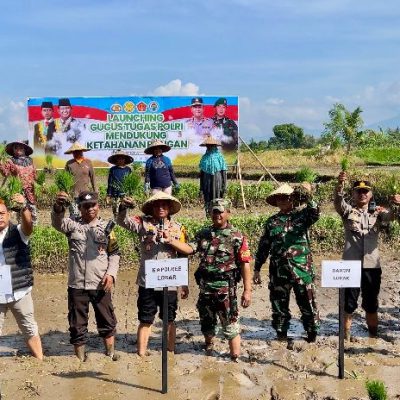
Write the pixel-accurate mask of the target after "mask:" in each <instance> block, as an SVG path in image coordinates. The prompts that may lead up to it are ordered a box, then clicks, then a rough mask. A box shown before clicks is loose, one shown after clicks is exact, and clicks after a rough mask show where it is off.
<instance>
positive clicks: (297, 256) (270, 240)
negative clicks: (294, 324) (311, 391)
mask: <svg viewBox="0 0 400 400" xmlns="http://www.w3.org/2000/svg"><path fill="white" fill-rule="evenodd" d="M299 199H304V200H305V201H306V206H305V207H303V208H294V204H296V203H298V202H299ZM267 202H268V203H269V204H271V205H272V206H274V207H278V208H279V212H278V213H277V214H275V215H273V216H271V217H270V218H268V220H267V222H266V223H265V229H264V233H263V235H262V236H261V238H260V242H259V244H258V250H257V253H256V257H255V264H254V277H253V280H254V283H256V284H259V283H261V277H260V270H261V267H262V265H263V264H264V263H265V261H266V259H267V257H268V255H270V263H269V286H268V287H269V290H270V301H271V305H272V326H273V327H274V329H275V330H276V332H277V337H278V339H279V340H286V339H287V331H288V329H289V324H290V318H291V315H290V311H289V299H290V292H291V289H292V288H293V290H294V293H295V296H296V302H297V304H298V306H299V309H300V312H301V315H302V316H301V320H302V322H303V326H304V329H305V331H306V332H307V341H309V342H315V340H316V337H317V333H318V331H319V323H320V321H319V314H318V310H317V305H316V301H315V285H314V280H315V269H314V264H313V259H312V254H311V248H310V243H309V238H308V229H309V228H310V227H311V225H313V224H314V223H315V222H316V221H317V220H318V219H319V207H318V204H317V203H316V202H315V201H313V200H312V196H311V185H310V184H306V183H304V184H302V185H301V186H300V187H298V188H296V189H295V190H294V189H293V188H292V187H290V186H289V185H287V184H284V185H282V186H281V187H279V188H278V189H276V190H274V191H273V192H272V193H271V194H270V195H269V196H268V197H267Z"/></svg>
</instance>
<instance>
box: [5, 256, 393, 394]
mask: <svg viewBox="0 0 400 400" xmlns="http://www.w3.org/2000/svg"><path fill="white" fill-rule="evenodd" d="M332 258H335V257H332ZM383 261H384V266H385V267H384V277H383V287H382V290H381V308H380V320H381V325H380V335H379V338H378V339H369V338H368V335H367V330H366V327H365V324H364V319H363V315H362V313H361V310H360V311H359V313H357V314H356V315H355V320H354V323H353V334H354V336H355V339H354V341H353V342H350V343H346V345H345V346H346V347H345V348H346V350H345V351H346V353H345V375H346V377H345V379H344V380H339V379H338V378H337V374H338V367H337V355H338V349H337V348H338V339H337V334H338V306H337V302H338V296H337V289H323V288H320V289H319V292H318V296H319V297H318V300H319V306H320V313H321V318H322V328H321V334H320V336H319V337H318V339H317V343H314V344H309V343H307V342H306V341H305V340H304V339H303V336H304V332H303V330H302V326H301V323H300V321H299V312H298V308H297V306H296V304H295V302H294V299H292V301H291V309H292V315H293V319H292V326H291V331H290V336H291V338H292V341H291V344H290V345H289V346H288V345H287V343H282V342H278V341H276V340H275V339H274V338H275V335H274V331H273V329H272V327H271V323H270V317H271V312H270V306H269V301H268V289H267V281H268V278H267V276H266V268H265V267H264V269H263V278H264V280H263V284H262V286H258V287H255V289H254V292H253V303H252V305H251V306H250V308H248V309H246V310H241V317H242V319H241V321H242V325H243V332H242V356H241V358H240V361H239V363H237V364H235V363H232V362H230V361H229V358H228V357H227V351H228V344H227V342H225V341H224V340H223V339H222V338H221V337H220V338H219V339H218V340H217V343H216V349H215V352H214V353H213V354H212V355H210V356H206V355H205V353H204V350H203V348H202V343H203V342H202V335H201V332H200V329H199V325H198V317H197V312H196V308H195V302H196V297H197V290H196V288H195V287H194V286H193V282H192V284H191V292H190V296H189V299H188V300H183V301H181V302H180V307H179V310H178V317H177V328H178V329H177V346H176V354H175V355H171V356H170V358H169V392H168V394H166V395H163V394H161V393H160V389H161V323H160V321H157V323H156V325H155V327H154V330H153V333H152V337H151V342H150V350H149V355H148V356H147V357H145V358H143V359H140V358H139V357H137V356H136V354H135V342H136V334H135V332H136V328H137V320H136V294H137V288H136V285H135V275H136V272H135V271H134V270H132V271H121V273H120V275H119V279H118V281H117V286H116V288H115V291H114V305H115V308H116V314H117V317H118V335H117V351H118V353H119V354H120V355H121V358H120V360H119V361H118V362H113V361H111V360H109V359H108V358H107V357H105V356H104V355H103V353H102V352H103V345H102V342H101V339H100V338H98V337H97V335H96V329H95V325H94V322H93V315H91V319H90V324H89V330H90V339H89V343H88V350H89V359H88V360H87V361H86V362H85V363H81V362H79V361H78V360H77V359H76V358H75V356H74V355H73V349H72V346H71V345H70V344H69V335H68V325H67V314H66V311H67V300H66V299H67V296H66V294H67V293H66V287H67V284H66V276H65V275H36V284H35V287H34V292H33V295H34V301H35V306H36V317H37V320H38V323H39V328H40V334H41V336H42V341H43V346H44V349H45V355H46V358H45V360H44V361H43V362H38V361H36V360H35V359H33V358H32V357H30V356H28V355H27V353H26V351H25V347H24V343H23V339H22V337H21V336H20V334H19V333H18V328H17V326H16V324H15V322H14V320H13V318H12V316H11V315H8V316H7V319H6V326H5V331H4V334H5V336H3V337H1V339H0V340H1V341H0V382H1V383H0V385H1V393H2V397H1V399H2V400H4V399H6V400H19V399H64V400H78V399H79V400H85V399H87V400H89V399H91V400H92V399H93V400H97V399H102V400H108V399H134V398H135V399H144V400H145V399H182V400H185V399H193V400H197V399H199V400H200V399H201V400H214V399H275V400H277V399H281V400H282V399H284V400H290V399H314V400H315V399H340V400H342V399H351V398H352V399H356V398H357V399H367V394H366V391H365V388H364V384H365V380H366V379H367V378H368V379H380V380H383V381H384V382H385V384H386V386H387V387H388V391H389V396H390V399H396V398H400V314H399V309H398V307H399V304H400V303H399V295H398V291H399V289H400V265H399V260H398V258H397V257H395V256H391V257H389V258H388V257H385V258H384V260H383ZM318 264H319V263H318ZM191 268H194V265H192V266H191ZM240 292H241V291H239V293H240Z"/></svg>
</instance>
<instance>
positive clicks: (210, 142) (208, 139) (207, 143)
mask: <svg viewBox="0 0 400 400" xmlns="http://www.w3.org/2000/svg"><path fill="white" fill-rule="evenodd" d="M211 145H214V146H221V142H220V141H219V140H217V139H214V138H213V137H212V136H211V135H208V136H206V138H205V139H204V142H203V143H201V144H200V145H199V146H211Z"/></svg>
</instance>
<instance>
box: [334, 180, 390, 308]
mask: <svg viewBox="0 0 400 400" xmlns="http://www.w3.org/2000/svg"><path fill="white" fill-rule="evenodd" d="M363 188H366V189H368V190H370V189H371V186H370V184H369V182H367V181H357V182H355V183H354V186H353V189H355V190H356V189H363ZM334 204H335V209H336V211H337V212H338V214H339V215H340V216H341V218H342V221H343V226H344V234H345V244H344V250H343V259H344V260H360V261H361V288H346V289H345V312H346V313H348V314H352V313H353V312H354V311H355V310H356V309H357V301H358V297H359V295H360V292H361V297H362V303H361V307H362V308H363V309H364V310H365V311H366V312H367V313H376V312H377V310H378V307H379V302H378V295H379V291H380V284H381V275H382V269H381V263H380V257H379V249H378V239H379V233H380V232H381V231H382V230H383V229H385V228H386V227H387V226H388V225H389V223H390V221H392V220H394V218H395V212H394V211H393V210H384V209H381V208H378V209H369V210H368V209H365V210H363V209H360V208H357V207H353V206H351V205H350V204H348V203H347V202H346V201H345V199H344V193H343V188H342V186H339V187H338V189H337V191H336V192H335V200H334Z"/></svg>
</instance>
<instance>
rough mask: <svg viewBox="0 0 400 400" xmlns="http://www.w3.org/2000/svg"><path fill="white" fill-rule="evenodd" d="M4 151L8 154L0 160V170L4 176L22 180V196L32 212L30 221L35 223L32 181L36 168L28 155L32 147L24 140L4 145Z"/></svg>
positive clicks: (35, 214)
mask: <svg viewBox="0 0 400 400" xmlns="http://www.w3.org/2000/svg"><path fill="white" fill-rule="evenodd" d="M5 150H6V153H7V154H8V155H9V156H10V158H7V159H5V160H2V161H1V162H0V172H1V174H2V175H4V176H5V177H7V176H10V175H11V176H15V177H18V178H19V179H20V180H21V182H22V187H23V190H24V197H25V199H26V202H27V206H28V207H29V209H30V211H31V213H32V221H33V222H34V223H35V224H36V222H37V212H36V198H35V190H34V182H35V180H36V168H35V166H34V165H33V160H32V158H31V157H29V156H30V155H31V154H32V153H33V150H32V147H30V146H28V145H27V144H26V143H25V142H11V143H8V144H7V145H6V148H5Z"/></svg>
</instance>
